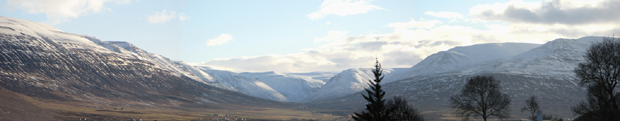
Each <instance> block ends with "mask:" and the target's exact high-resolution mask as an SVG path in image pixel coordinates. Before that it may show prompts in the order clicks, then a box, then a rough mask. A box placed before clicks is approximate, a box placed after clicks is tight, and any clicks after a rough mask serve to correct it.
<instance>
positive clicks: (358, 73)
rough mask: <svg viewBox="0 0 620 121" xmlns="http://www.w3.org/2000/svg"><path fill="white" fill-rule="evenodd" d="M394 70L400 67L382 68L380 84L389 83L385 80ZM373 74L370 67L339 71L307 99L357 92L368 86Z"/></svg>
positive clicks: (322, 98) (330, 97)
mask: <svg viewBox="0 0 620 121" xmlns="http://www.w3.org/2000/svg"><path fill="white" fill-rule="evenodd" d="M394 70H401V69H386V68H384V69H383V75H384V76H385V78H384V81H383V82H381V83H382V84H386V83H389V81H385V80H386V79H387V78H389V77H392V75H393V72H395V71H394ZM374 78H375V77H374V74H373V73H372V69H371V68H352V69H348V70H344V71H342V72H340V73H339V74H338V75H336V76H334V77H332V78H331V79H330V80H329V81H328V82H327V83H326V84H325V85H324V86H323V87H322V88H321V89H319V90H318V91H316V92H315V93H314V94H313V95H312V96H310V97H308V101H318V100H325V99H332V98H337V97H342V96H346V95H349V94H353V93H357V92H360V91H362V90H364V89H365V88H367V87H368V84H369V80H373V79H374Z"/></svg>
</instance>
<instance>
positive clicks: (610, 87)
mask: <svg viewBox="0 0 620 121" xmlns="http://www.w3.org/2000/svg"><path fill="white" fill-rule="evenodd" d="M584 57H585V62H582V63H579V65H578V67H577V68H575V70H574V73H575V75H576V76H577V78H578V79H579V84H580V86H582V87H586V88H587V95H586V97H587V100H586V101H583V102H581V103H579V104H578V105H575V106H573V107H572V108H571V109H572V111H573V113H574V114H575V115H579V117H578V118H577V119H575V121H620V109H619V108H620V107H619V105H620V93H618V90H617V89H616V87H617V86H618V82H619V81H620V42H618V41H617V40H616V38H605V39H604V40H603V41H602V42H600V43H593V44H592V45H591V46H590V47H589V48H588V50H587V51H586V53H585V56H584ZM372 71H373V74H374V77H375V79H374V80H369V82H370V84H369V88H366V89H365V91H366V95H364V94H362V96H363V97H364V99H365V100H366V101H367V102H368V103H367V104H366V108H365V110H364V111H362V112H360V113H357V112H356V113H354V114H353V116H352V118H353V119H354V120H356V121H423V120H424V118H423V117H422V116H421V115H420V112H419V111H417V110H416V109H415V108H413V107H411V106H409V105H408V104H407V101H406V100H405V99H404V98H402V97H394V98H392V99H389V100H386V99H384V96H385V93H386V92H385V91H384V90H383V89H382V87H381V84H380V82H381V81H382V80H383V78H384V76H382V73H383V70H382V69H381V64H380V63H379V61H378V59H377V60H376V62H375V69H373V70H372ZM510 103H511V99H510V97H509V96H508V95H507V94H503V93H501V92H500V81H499V80H496V79H495V78H493V77H492V76H482V75H475V76H473V77H471V78H468V79H467V82H466V84H465V85H464V87H463V88H462V89H461V90H460V92H459V93H458V94H457V95H454V96H452V97H451V98H450V104H451V107H452V108H453V113H454V114H456V116H458V117H460V118H461V119H463V120H465V121H466V120H469V119H470V118H471V117H474V118H475V117H481V118H482V119H483V120H484V121H487V119H489V118H490V117H496V118H499V119H506V118H508V117H509V116H510V111H509V109H510V107H509V105H510ZM540 111H541V110H540V106H539V104H538V99H537V97H536V96H531V97H529V98H528V99H527V100H526V101H525V104H524V106H523V107H522V108H521V112H522V113H524V112H525V113H529V114H531V116H530V117H528V118H529V119H530V120H536V118H537V113H539V112H540ZM542 119H543V120H552V121H563V119H562V118H560V117H557V116H552V115H547V114H543V115H542Z"/></svg>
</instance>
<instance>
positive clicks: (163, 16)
mask: <svg viewBox="0 0 620 121" xmlns="http://www.w3.org/2000/svg"><path fill="white" fill-rule="evenodd" d="M176 18H178V19H179V21H181V22H184V21H187V20H189V19H190V18H189V16H188V15H187V14H185V13H179V14H177V13H176V12H174V11H166V9H164V10H163V11H161V12H155V14H153V15H151V16H149V17H148V18H147V21H148V22H149V23H153V24H159V23H166V22H168V21H170V20H172V19H176Z"/></svg>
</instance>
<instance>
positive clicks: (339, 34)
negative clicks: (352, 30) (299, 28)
mask: <svg viewBox="0 0 620 121" xmlns="http://www.w3.org/2000/svg"><path fill="white" fill-rule="evenodd" d="M347 33H349V32H346V31H329V32H328V33H327V36H325V37H320V38H319V37H316V38H314V42H326V41H332V40H338V39H342V38H344V37H345V35H347Z"/></svg>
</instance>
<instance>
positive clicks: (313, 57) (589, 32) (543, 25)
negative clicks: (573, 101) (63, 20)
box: [200, 0, 620, 72]
mask: <svg viewBox="0 0 620 121" xmlns="http://www.w3.org/2000/svg"><path fill="white" fill-rule="evenodd" d="M602 3H606V4H615V3H616V2H614V1H598V2H594V3H592V2H574V1H572V2H566V1H557V0H555V1H549V2H543V3H526V2H522V1H510V2H507V3H497V4H488V5H479V6H476V7H472V8H471V9H470V12H469V13H470V14H469V15H468V17H472V18H473V19H475V21H464V22H468V23H469V24H458V25H453V24H451V23H450V22H446V21H441V20H434V19H415V20H414V19H412V20H410V21H400V22H393V23H387V24H386V25H385V27H390V28H393V31H392V32H388V33H384V34H362V35H354V36H352V35H346V33H345V34H342V32H336V31H330V32H328V34H327V36H323V37H316V38H315V41H320V42H325V43H323V44H322V45H320V46H317V47H314V48H308V49H305V51H304V52H301V53H291V54H286V55H267V56H254V57H237V58H226V59H214V60H210V61H207V62H203V63H200V64H201V65H209V66H219V67H226V68H235V69H238V70H243V71H280V72H311V71H332V72H339V71H342V70H345V69H349V68H371V65H372V64H373V62H374V58H375V57H379V61H380V62H381V63H382V64H383V67H385V68H410V67H411V66H413V65H415V64H417V63H418V62H420V61H421V60H422V59H424V58H426V57H427V56H429V55H431V54H433V53H437V52H439V51H445V50H448V49H450V48H454V47H457V46H469V45H474V44H483V43H505V42H521V43H536V44H543V43H545V42H547V41H551V40H554V39H557V38H580V37H584V36H611V35H614V32H620V26H618V25H619V23H617V22H607V21H611V20H614V19H613V17H611V18H606V17H598V18H596V17H595V18H589V19H583V18H581V16H578V14H577V13H572V14H571V15H566V16H563V17H564V19H567V20H557V19H544V20H543V19H541V18H545V17H544V16H550V15H553V14H547V13H545V12H544V10H556V11H557V10H562V11H564V12H567V11H572V9H582V10H586V8H587V9H591V10H593V9H592V8H589V7H588V6H601V5H603V4H602ZM550 4H554V5H555V6H556V8H561V9H552V8H553V7H551V8H546V7H545V6H547V7H549V6H550ZM481 6H482V7H481ZM558 6H563V7H558ZM565 6H570V7H565ZM508 8H515V9H517V8H518V9H521V11H525V10H527V11H529V12H523V13H511V12H504V11H505V10H507V9H508ZM603 8H605V7H603ZM500 10H501V11H500ZM596 10H598V11H597V12H601V13H610V14H614V13H616V12H617V11H618V10H616V9H596ZM485 11H486V13H485ZM488 11H490V13H489V12H488ZM530 12H533V13H536V14H535V15H536V16H535V17H534V18H533V19H530V18H528V17H523V16H528V15H531V14H530ZM547 12H549V11H547ZM428 14H429V15H431V14H432V16H435V17H439V16H441V17H439V18H454V17H459V15H460V14H459V15H456V14H454V15H449V14H442V15H440V14H436V13H428ZM595 14H598V13H595ZM585 16H588V15H585ZM613 16H618V15H613ZM463 19H469V18H465V17H463ZM570 19H582V20H570ZM616 20H617V19H616ZM490 21H499V22H490ZM596 21H598V22H596ZM474 25H475V26H474ZM480 26H482V27H480ZM330 33H331V34H330ZM337 33H340V34H337ZM615 34H617V33H615ZM340 35H342V37H340ZM250 63H251V64H250Z"/></svg>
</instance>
